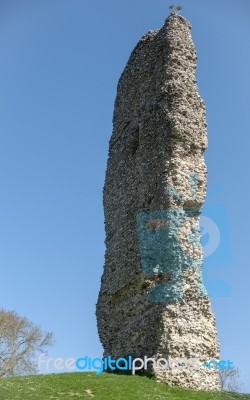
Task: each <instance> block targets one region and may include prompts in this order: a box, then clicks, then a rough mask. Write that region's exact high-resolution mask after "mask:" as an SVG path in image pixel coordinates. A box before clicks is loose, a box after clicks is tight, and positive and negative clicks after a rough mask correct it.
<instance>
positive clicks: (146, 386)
mask: <svg viewBox="0 0 250 400" xmlns="http://www.w3.org/2000/svg"><path fill="white" fill-rule="evenodd" d="M31 399H32V400H53V399H54V400H74V399H79V400H80V399H97V400H144V399H145V400H149V399H150V400H161V399H168V400H179V399H180V400H181V399H185V400H186V399H188V400H189V399H194V400H213V399H215V400H231V399H242V400H243V399H244V400H250V395H237V394H232V393H225V392H224V393H214V392H213V393H211V392H196V391H192V390H189V389H187V390H186V389H180V388H170V387H167V386H166V385H165V384H163V383H157V382H155V381H154V380H153V379H149V378H147V377H142V376H130V375H115V374H107V373H103V374H101V375H96V374H94V373H88V372H85V373H68V374H53V375H37V376H29V377H18V378H9V379H5V378H2V379H0V400H31Z"/></svg>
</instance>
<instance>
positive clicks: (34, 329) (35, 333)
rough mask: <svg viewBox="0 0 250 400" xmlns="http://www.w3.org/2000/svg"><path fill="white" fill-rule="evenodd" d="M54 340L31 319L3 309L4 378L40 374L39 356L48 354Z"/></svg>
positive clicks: (0, 367) (0, 360)
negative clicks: (40, 353) (38, 372)
mask: <svg viewBox="0 0 250 400" xmlns="http://www.w3.org/2000/svg"><path fill="white" fill-rule="evenodd" d="M53 343H54V339H53V334H52V333H51V332H42V330H41V328H40V327H39V326H36V325H34V324H33V323H32V322H30V321H29V320H28V319H27V318H25V317H21V316H19V315H18V314H17V313H16V312H14V311H6V310H4V309H0V377H3V376H4V377H6V376H14V375H25V374H32V373H36V372H37V366H36V356H37V353H38V352H42V353H44V352H45V353H46V350H47V348H48V347H49V346H51V345H53Z"/></svg>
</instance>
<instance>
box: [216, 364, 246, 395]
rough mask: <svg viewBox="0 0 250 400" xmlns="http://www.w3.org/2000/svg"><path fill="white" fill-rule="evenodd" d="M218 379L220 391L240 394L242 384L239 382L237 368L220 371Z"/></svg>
mask: <svg viewBox="0 0 250 400" xmlns="http://www.w3.org/2000/svg"><path fill="white" fill-rule="evenodd" d="M219 377H220V381H221V389H222V390H225V391H229V392H240V390H241V387H242V383H241V381H240V371H239V369H238V368H232V369H228V368H226V369H224V370H222V369H220V370H219Z"/></svg>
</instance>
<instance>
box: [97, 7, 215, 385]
mask: <svg viewBox="0 0 250 400" xmlns="http://www.w3.org/2000/svg"><path fill="white" fill-rule="evenodd" d="M190 29H191V27H190V24H189V23H188V22H187V21H186V20H185V19H184V18H183V17H181V16H179V15H177V14H175V13H172V14H171V15H170V16H169V17H168V18H167V20H166V22H165V24H164V26H163V27H162V28H161V29H160V30H156V31H150V32H148V33H147V34H146V35H144V36H143V37H142V39H141V40H140V41H139V43H138V44H137V46H136V47H135V49H134V50H133V52H132V54H131V56H130V59H129V61H128V64H127V66H126V68H125V70H124V72H123V73H122V75H121V78H120V80H119V84H118V93H117V98H116V101H115V110H114V118H113V133H112V137H111V140H110V147H109V160H108V166H107V172H106V180H105V186H104V212H105V229H106V255H105V267H104V273H103V276H102V282H101V289H100V293H99V298H98V303H97V322H98V330H99V336H100V339H101V342H102V344H103V346H104V356H105V357H106V356H108V355H111V356H112V357H113V358H119V357H126V356H129V355H132V356H134V357H144V356H148V357H154V358H160V357H163V358H166V359H168V358H172V359H175V358H179V357H182V358H187V359H190V358H198V359H199V360H200V361H202V362H203V361H205V362H207V361H209V360H211V359H219V345H218V340H217V332H216V328H215V319H214V316H213V314H212V311H211V305H210V300H209V298H208V296H207V295H206V292H205V291H204V288H203V287H202V282H201V267H202V249H201V246H200V244H199V243H198V244H197V238H195V235H196V236H197V229H198V225H199V214H200V209H201V206H202V204H203V202H204V198H205V194H206V166H205V163H204V158H203V152H204V150H205V148H206V147H207V135H206V115H205V105H204V102H203V101H202V100H201V98H200V96H199V94H198V89H197V85H196V80H195V70H196V52H195V49H194V45H193V41H192V38H191V34H190ZM190 210H191V213H190ZM193 210H194V211H193ZM190 235H191V239H190ZM192 235H193V236H192ZM198 236H199V235H198ZM192 237H193V239H192ZM150 246H151V247H150ZM164 246H165V247H164ZM153 373H154V374H155V375H156V377H157V378H158V379H160V380H163V381H165V382H166V383H168V384H170V385H180V386H184V387H190V388H197V389H215V390H216V389H217V390H219V389H220V385H219V380H218V374H217V371H213V370H211V371H209V370H208V369H205V368H200V369H199V370H198V371H191V370H188V369H185V370H183V371H180V370H176V369H175V370H171V369H169V370H166V371H160V370H153Z"/></svg>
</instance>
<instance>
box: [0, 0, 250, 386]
mask: <svg viewBox="0 0 250 400" xmlns="http://www.w3.org/2000/svg"><path fill="white" fill-rule="evenodd" d="M177 4H178V3H177ZM182 4H183V6H184V11H183V15H184V16H185V17H186V18H187V19H189V20H190V21H191V23H192V25H193V31H192V33H193V38H194V41H195V44H196V48H197V52H198V71H197V78H198V84H199V88H200V93H201V96H202V97H203V99H204V100H205V102H206V106H207V118H208V128H209V129H208V134H209V148H208V150H207V152H206V161H207V165H208V171H209V174H208V187H209V191H210V193H211V194H210V195H209V198H208V202H211V204H217V203H220V204H221V205H222V207H223V208H224V210H226V212H227V214H228V228H227V229H224V230H223V231H222V232H221V234H222V235H226V236H229V238H230V245H229V247H230V249H229V247H227V248H226V249H225V250H224V251H225V253H227V252H228V253H230V254H232V257H231V258H230V260H229V261H226V257H225V259H224V261H223V257H222V259H219V258H218V260H217V261H216V259H214V262H213V263H210V264H211V265H209V263H208V264H207V265H206V266H205V275H206V277H207V278H206V280H207V281H209V279H210V280H211V278H221V279H224V280H225V281H226V282H227V283H228V285H230V287H231V293H230V295H227V296H226V297H221V296H220V297H218V296H212V305H213V310H214V312H215V315H216V319H217V326H218V333H219V338H220V342H221V350H222V351H221V358H226V359H231V360H232V361H233V362H234V363H235V364H236V365H237V366H238V367H239V368H240V370H241V371H242V379H243V381H244V382H245V387H244V389H245V390H246V391H249V392H250V371H249V370H250V367H249V358H250V341H249V329H250V323H249V319H250V313H249V308H250V301H249V278H250V268H249V266H250V260H249V253H248V250H249V247H250V246H249V243H248V241H249V231H248V229H249V219H250V218H249V211H248V203H249V196H250V190H249V144H250V139H249V126H250V113H249V103H250V76H249V71H250V54H249V41H250V3H249V0H237V1H236V0H235V1H233V0H202V1H200V0H189V1H188V0H183V1H182ZM168 5H169V2H168V1H165V0H157V1H153V0H133V1H127V0H126V1H125V0H119V1H117V0H106V1H103V0H102V1H101V0H91V1H90V0H73V1H72V0H40V1H39V0H36V1H34V0H33V1H32V0H30V1H28V0H22V1H18V0H16V1H15V0H1V4H0V54H1V62H0V88H1V90H0V268H1V286H0V288H1V290H0V306H1V307H5V308H7V309H14V310H16V311H17V312H18V313H20V314H22V315H25V316H27V317H28V318H29V319H31V320H32V321H34V322H35V323H37V324H41V326H42V327H43V328H44V329H46V330H52V331H53V332H54V333H55V336H56V339H57V344H56V346H55V347H54V348H53V349H52V350H51V351H50V355H51V356H54V357H57V356H60V357H65V358H66V357H80V356H84V355H86V354H88V355H90V356H101V355H102V348H101V345H100V343H99V340H98V335H97V329H96V320H95V303H96V300H97V295H98V290H99V285H100V277H101V273H102V269H103V262H104V251H105V248H104V221H103V219H104V218H103V209H102V187H103V182H104V174H105V168H106V161H107V152H108V141H109V138H110V134H111V130H112V113H113V102H114V99H115V94H116V85H117V80H118V78H119V75H120V74H121V72H122V70H123V68H124V66H125V63H126V62H127V59H128V57H129V54H130V52H131V51H132V49H133V47H134V46H135V45H136V43H137V41H138V40H139V39H140V37H141V36H142V35H143V34H144V33H145V32H147V31H148V30H151V29H157V28H159V27H161V25H162V24H163V22H164V19H165V18H166V16H167V15H168ZM216 188H219V191H218V192H217V194H216ZM208 204H209V203H208ZM208 278H209V279H208ZM208 285H209V282H208ZM210 286H211V285H210Z"/></svg>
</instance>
